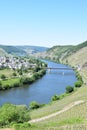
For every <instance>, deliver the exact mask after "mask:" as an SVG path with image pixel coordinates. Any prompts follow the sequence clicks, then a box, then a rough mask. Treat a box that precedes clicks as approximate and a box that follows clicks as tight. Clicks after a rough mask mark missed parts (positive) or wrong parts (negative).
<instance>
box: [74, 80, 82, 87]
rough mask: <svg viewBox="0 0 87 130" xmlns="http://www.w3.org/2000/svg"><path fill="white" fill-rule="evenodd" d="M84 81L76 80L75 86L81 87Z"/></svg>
mask: <svg viewBox="0 0 87 130" xmlns="http://www.w3.org/2000/svg"><path fill="white" fill-rule="evenodd" d="M82 84H83V83H82V81H80V80H78V81H77V82H75V87H77V88H79V87H81V86H82Z"/></svg>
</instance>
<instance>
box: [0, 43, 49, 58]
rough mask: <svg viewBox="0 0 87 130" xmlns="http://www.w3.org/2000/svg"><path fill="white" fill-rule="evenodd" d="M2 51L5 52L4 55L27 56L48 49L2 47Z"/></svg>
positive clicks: (0, 46) (37, 47)
mask: <svg viewBox="0 0 87 130" xmlns="http://www.w3.org/2000/svg"><path fill="white" fill-rule="evenodd" d="M0 49H2V50H3V53H4V52H5V53H7V54H11V55H16V56H26V55H29V54H34V53H38V52H43V51H46V50H47V49H48V48H46V47H39V46H8V45H0Z"/></svg>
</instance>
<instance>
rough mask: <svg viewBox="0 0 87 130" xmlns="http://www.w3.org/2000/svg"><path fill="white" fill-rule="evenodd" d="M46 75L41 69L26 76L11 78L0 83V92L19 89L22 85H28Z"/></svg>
mask: <svg viewBox="0 0 87 130" xmlns="http://www.w3.org/2000/svg"><path fill="white" fill-rule="evenodd" d="M45 73H46V70H44V69H42V70H39V71H38V72H35V73H32V74H30V75H29V74H27V75H23V76H18V77H12V78H8V79H4V80H1V81H0V90H7V89H10V88H14V87H20V86H23V85H30V84H31V83H33V82H35V81H36V80H37V79H39V78H41V77H42V76H43V75H44V74H45Z"/></svg>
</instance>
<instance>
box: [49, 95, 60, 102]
mask: <svg viewBox="0 0 87 130" xmlns="http://www.w3.org/2000/svg"><path fill="white" fill-rule="evenodd" d="M59 99H60V97H59V96H58V95H54V96H52V98H51V101H56V100H59Z"/></svg>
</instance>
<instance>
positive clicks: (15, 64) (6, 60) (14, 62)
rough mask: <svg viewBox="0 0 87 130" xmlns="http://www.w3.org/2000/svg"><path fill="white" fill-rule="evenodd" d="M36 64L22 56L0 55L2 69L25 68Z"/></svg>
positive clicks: (0, 67)
mask: <svg viewBox="0 0 87 130" xmlns="http://www.w3.org/2000/svg"><path fill="white" fill-rule="evenodd" d="M35 66H36V64H35V63H31V62H29V60H28V59H24V58H20V57H6V56H0V69H3V68H10V69H21V68H22V67H23V68H26V69H27V68H30V67H32V68H34V67H35Z"/></svg>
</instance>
